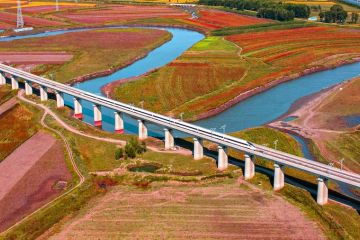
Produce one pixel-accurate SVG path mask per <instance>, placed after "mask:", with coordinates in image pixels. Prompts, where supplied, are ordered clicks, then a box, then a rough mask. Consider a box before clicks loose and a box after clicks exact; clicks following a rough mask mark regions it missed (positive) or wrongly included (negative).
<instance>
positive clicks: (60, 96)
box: [55, 91, 64, 108]
mask: <svg viewBox="0 0 360 240" xmlns="http://www.w3.org/2000/svg"><path fill="white" fill-rule="evenodd" d="M55 95H56V107H57V108H62V107H64V94H63V93H62V92H58V91H55Z"/></svg>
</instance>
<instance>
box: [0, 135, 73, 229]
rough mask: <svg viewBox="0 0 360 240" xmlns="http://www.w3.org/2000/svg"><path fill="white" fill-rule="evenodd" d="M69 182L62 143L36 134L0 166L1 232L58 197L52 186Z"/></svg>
mask: <svg viewBox="0 0 360 240" xmlns="http://www.w3.org/2000/svg"><path fill="white" fill-rule="evenodd" d="M70 179H71V174H70V172H69V170H68V168H67V166H66V163H65V159H64V154H63V147H62V144H61V143H60V142H59V141H58V140H56V139H55V138H54V137H53V136H51V135H50V134H48V133H45V132H39V133H37V134H35V135H34V136H33V137H31V138H30V139H29V140H27V141H26V142H25V143H24V144H22V145H21V146H20V147H18V148H17V149H16V150H15V151H14V152H13V153H12V154H11V155H9V156H8V157H7V158H6V159H5V160H4V161H3V162H1V163H0V183H1V188H0V212H1V215H0V231H1V230H4V229H6V228H7V227H9V226H11V225H12V224H14V223H15V222H16V221H18V220H20V219H21V218H22V217H24V216H25V215H26V214H29V213H31V212H32V211H34V210H35V209H37V208H39V207H40V206H42V205H43V204H44V203H46V202H47V201H49V200H50V199H53V198H55V197H56V196H58V195H59V194H60V192H61V190H55V189H53V186H54V184H55V183H56V182H58V181H60V180H63V181H69V180H70Z"/></svg>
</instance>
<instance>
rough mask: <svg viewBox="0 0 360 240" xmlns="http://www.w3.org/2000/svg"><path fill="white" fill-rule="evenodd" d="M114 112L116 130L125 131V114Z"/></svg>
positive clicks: (117, 131)
mask: <svg viewBox="0 0 360 240" xmlns="http://www.w3.org/2000/svg"><path fill="white" fill-rule="evenodd" d="M114 114H115V132H116V133H124V119H123V114H122V113H120V112H114Z"/></svg>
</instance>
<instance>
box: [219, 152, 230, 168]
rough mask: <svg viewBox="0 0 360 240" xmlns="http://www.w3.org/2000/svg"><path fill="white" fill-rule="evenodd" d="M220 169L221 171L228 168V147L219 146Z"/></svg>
mask: <svg viewBox="0 0 360 240" xmlns="http://www.w3.org/2000/svg"><path fill="white" fill-rule="evenodd" d="M218 154H219V155H218V169H219V170H220V171H222V170H225V169H227V167H228V165H229V163H228V155H227V147H225V146H218Z"/></svg>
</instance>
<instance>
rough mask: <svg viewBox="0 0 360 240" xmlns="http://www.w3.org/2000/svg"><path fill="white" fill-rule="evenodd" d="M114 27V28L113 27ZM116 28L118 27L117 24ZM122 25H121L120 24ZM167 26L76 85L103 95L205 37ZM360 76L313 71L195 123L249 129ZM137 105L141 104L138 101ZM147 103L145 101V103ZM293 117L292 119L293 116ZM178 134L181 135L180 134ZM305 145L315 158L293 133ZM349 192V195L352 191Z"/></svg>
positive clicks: (130, 122) (349, 69) (106, 124)
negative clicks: (137, 53)
mask: <svg viewBox="0 0 360 240" xmlns="http://www.w3.org/2000/svg"><path fill="white" fill-rule="evenodd" d="M111 28H114V27H111ZM115 28H116V27H115ZM119 28H122V27H119ZM156 29H164V30H166V31H168V32H170V33H171V34H172V39H171V40H170V41H169V42H166V43H164V44H163V45H161V46H160V47H158V48H156V49H154V50H153V51H151V52H150V53H149V54H148V55H147V56H146V57H144V58H143V59H140V60H138V61H136V62H134V63H133V64H131V65H129V66H128V67H125V68H123V69H120V70H118V71H116V72H114V73H113V74H110V75H108V76H104V77H98V78H95V79H92V80H89V81H86V82H83V83H79V84H76V85H75V87H77V88H80V89H83V90H86V91H88V92H92V93H94V94H98V95H101V87H102V86H103V85H105V84H107V83H110V82H113V81H116V80H119V79H126V78H129V77H135V76H139V75H142V74H144V73H146V72H148V71H151V70H153V69H155V68H159V67H162V66H164V65H166V64H168V63H170V62H171V61H173V60H174V59H176V58H177V57H178V56H180V55H181V54H182V53H183V52H184V51H186V50H187V49H189V48H190V47H191V46H192V45H194V44H195V43H197V42H198V41H200V40H202V39H203V38H204V35H202V34H201V33H198V32H196V31H191V30H186V29H178V28H156ZM88 30H90V29H86V28H85V29H75V30H59V31H53V32H46V33H39V34H33V35H26V36H18V37H5V38H1V39H0V41H13V40H17V39H25V38H32V37H47V36H54V35H59V34H65V33H69V32H78V31H88ZM359 75H360V62H358V63H353V64H349V65H345V66H341V67H338V68H335V69H331V70H326V71H322V72H318V73H313V74H311V75H307V76H304V77H301V78H298V79H296V80H293V81H289V82H286V83H282V84H280V85H278V86H275V87H274V88H272V89H270V90H267V91H265V92H262V93H259V94H257V95H255V96H253V97H250V98H248V99H246V100H244V101H242V102H240V103H238V104H236V105H235V106H233V107H232V108H229V109H227V110H226V111H224V112H222V113H220V114H218V115H216V116H214V117H210V118H208V119H204V120H201V121H197V122H195V124H197V125H200V126H203V127H207V128H216V129H217V130H220V129H219V128H220V126H223V125H226V128H225V130H226V132H234V131H239V130H242V129H246V128H251V127H256V126H261V125H263V124H266V123H268V122H271V121H273V120H275V119H277V118H279V117H280V116H281V115H283V114H284V113H286V112H287V111H288V110H289V108H290V107H291V105H292V104H293V103H294V102H295V101H297V100H298V99H300V98H302V97H304V96H308V95H311V94H314V93H316V92H319V91H321V90H322V89H325V88H328V87H331V86H333V85H335V84H338V83H340V82H343V81H346V80H349V79H351V78H354V77H357V76H359ZM65 104H66V105H67V106H70V107H73V99H72V97H71V96H65ZM82 104H83V115H84V121H85V122H87V123H89V124H93V109H92V104H91V103H90V102H86V101H82ZM135 104H138V103H135ZM145 105H146V104H145ZM102 113H103V129H104V130H107V131H113V130H114V113H113V111H112V110H110V109H107V108H103V109H102ZM290 120H291V119H290ZM125 132H127V133H137V122H136V120H135V119H132V118H130V117H128V116H125ZM149 134H151V135H154V136H162V135H163V131H162V128H161V127H159V126H154V125H149ZM177 135H178V136H181V135H180V134H179V133H177ZM294 137H295V139H296V140H297V141H298V142H299V143H300V144H301V145H302V150H303V152H304V155H305V157H307V158H309V159H313V157H312V156H311V154H310V152H309V150H308V148H307V146H306V144H305V142H304V141H303V139H301V138H299V137H297V136H294ZM349 195H350V194H349Z"/></svg>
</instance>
